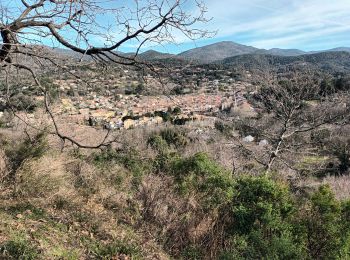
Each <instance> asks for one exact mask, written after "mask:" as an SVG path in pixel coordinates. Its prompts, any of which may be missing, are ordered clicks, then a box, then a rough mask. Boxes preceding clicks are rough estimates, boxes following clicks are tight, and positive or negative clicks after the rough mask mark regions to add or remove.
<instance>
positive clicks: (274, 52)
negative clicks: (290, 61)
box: [256, 48, 306, 56]
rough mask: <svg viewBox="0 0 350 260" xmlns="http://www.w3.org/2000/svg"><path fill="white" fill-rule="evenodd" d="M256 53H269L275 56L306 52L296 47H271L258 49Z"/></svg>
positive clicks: (295, 54)
mask: <svg viewBox="0 0 350 260" xmlns="http://www.w3.org/2000/svg"><path fill="white" fill-rule="evenodd" d="M256 54H270V55H277V56H298V55H303V54H306V52H304V51H301V50H298V49H279V48H273V49H270V50H259V51H257V52H256Z"/></svg>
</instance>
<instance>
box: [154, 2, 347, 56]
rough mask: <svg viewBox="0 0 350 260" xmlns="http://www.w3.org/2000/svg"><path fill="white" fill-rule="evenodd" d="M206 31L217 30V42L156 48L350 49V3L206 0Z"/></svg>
mask: <svg viewBox="0 0 350 260" xmlns="http://www.w3.org/2000/svg"><path fill="white" fill-rule="evenodd" d="M204 3H205V4H206V6H207V9H208V13H207V17H210V18H212V20H211V21H210V22H208V23H207V24H205V25H204V26H205V27H203V28H207V29H209V30H217V34H216V35H215V37H214V38H211V39H204V40H198V41H196V42H191V41H188V40H185V39H180V40H179V43H180V44H179V45H168V46H166V47H165V48H164V47H158V48H157V46H153V48H156V49H158V50H160V51H168V52H171V53H177V52H181V51H184V50H187V49H189V48H193V47H199V46H203V45H207V44H210V43H215V42H218V41H234V42H238V43H241V44H245V45H250V46H254V47H258V48H264V49H270V48H290V49H294V48H295V49H301V50H304V51H310V50H324V49H330V48H335V47H349V46H350V0H205V1H204Z"/></svg>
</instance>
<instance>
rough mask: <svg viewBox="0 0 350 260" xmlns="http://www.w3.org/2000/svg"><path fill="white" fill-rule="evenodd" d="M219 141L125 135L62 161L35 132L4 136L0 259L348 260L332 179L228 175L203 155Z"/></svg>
mask: <svg viewBox="0 0 350 260" xmlns="http://www.w3.org/2000/svg"><path fill="white" fill-rule="evenodd" d="M218 129H219V130H215V133H214V136H216V138H217V139H216V140H214V144H213V141H212V142H207V141H206V142H204V141H202V140H199V139H198V138H196V137H193V136H191V134H190V133H189V129H188V128H186V127H176V128H175V127H164V128H161V129H155V130H147V131H140V130H137V129H135V130H130V131H129V132H128V134H127V135H126V136H125V137H124V141H123V143H122V144H121V145H120V146H119V147H118V148H112V147H109V148H106V149H103V150H102V151H100V150H96V151H91V150H77V149H72V148H70V149H66V150H64V151H63V152H61V151H60V150H59V149H58V148H55V146H53V145H50V140H51V137H50V136H48V135H47V134H45V133H44V132H39V133H38V132H36V133H28V135H24V134H23V132H18V133H15V132H13V133H10V132H8V131H5V130H4V131H2V132H1V138H0V139H1V162H0V165H1V168H0V169H1V189H0V190H1V192H0V200H1V202H0V205H1V206H0V215H1V224H0V253H1V256H2V257H3V258H6V259H7V258H8V259H169V258H174V259H261V258H263V259H336V258H337V259H346V258H348V257H349V255H350V241H349V239H350V218H349V216H350V201H348V197H347V196H343V195H344V194H342V190H344V189H340V190H339V189H338V190H337V189H335V190H332V188H331V186H332V185H333V184H334V183H335V182H336V181H338V180H337V179H332V178H338V177H327V178H328V184H322V181H321V179H319V177H317V176H314V177H313V178H308V180H309V181H310V180H312V179H313V180H314V181H313V183H314V184H313V185H309V186H308V187H307V188H305V185H304V186H300V185H299V186H298V185H297V184H295V183H293V182H291V181H290V180H288V179H287V178H284V177H283V174H281V172H278V171H269V172H266V171H265V172H264V171H262V172H260V173H259V174H256V173H253V172H248V171H247V172H244V171H235V172H232V169H229V168H228V167H227V166H224V164H222V163H220V159H218V160H216V159H215V154H214V153H213V152H210V151H213V150H214V149H212V147H213V145H217V144H215V142H220V138H224V136H225V135H226V134H227V133H225V131H224V132H220V129H221V130H222V128H220V127H218ZM21 133H22V134H21ZM225 138H226V137H225ZM204 144H205V145H206V148H204V147H205V146H204ZM198 147H202V148H203V149H202V151H201V152H198V149H199V148H198ZM205 151H206V152H205ZM305 160H306V159H305ZM309 160H312V159H309ZM341 178H342V179H341V181H342V182H344V185H348V184H349V179H348V176H347V175H344V174H343V175H342V177H341ZM317 179H318V180H320V181H318V182H317V181H316V180H317ZM323 180H324V179H323ZM305 183H306V181H305V182H304V184H305ZM315 183H317V184H316V185H315ZM334 187H335V186H334ZM335 192H337V193H335Z"/></svg>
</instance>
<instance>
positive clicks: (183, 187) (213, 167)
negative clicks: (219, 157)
mask: <svg viewBox="0 0 350 260" xmlns="http://www.w3.org/2000/svg"><path fill="white" fill-rule="evenodd" d="M172 173H173V175H174V177H175V180H176V182H177V185H178V188H179V190H180V191H181V192H182V193H193V192H199V193H204V194H206V196H205V202H206V205H207V206H208V207H215V206H217V205H221V204H224V203H225V202H227V201H228V200H229V199H230V198H231V197H232V195H233V179H232V177H231V175H230V174H229V172H228V171H226V170H225V169H223V168H222V167H221V166H220V165H218V164H217V163H216V162H214V161H213V160H211V159H210V158H209V157H208V155H207V154H205V153H197V154H195V155H194V156H191V157H189V158H185V159H178V160H175V161H174V163H173V165H172Z"/></svg>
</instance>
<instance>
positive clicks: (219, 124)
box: [214, 120, 233, 135]
mask: <svg viewBox="0 0 350 260" xmlns="http://www.w3.org/2000/svg"><path fill="white" fill-rule="evenodd" d="M214 126H215V129H216V130H218V131H219V132H221V133H223V134H225V135H230V132H231V131H232V130H233V126H232V125H228V124H225V123H224V122H223V121H219V120H217V121H215V124H214Z"/></svg>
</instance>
